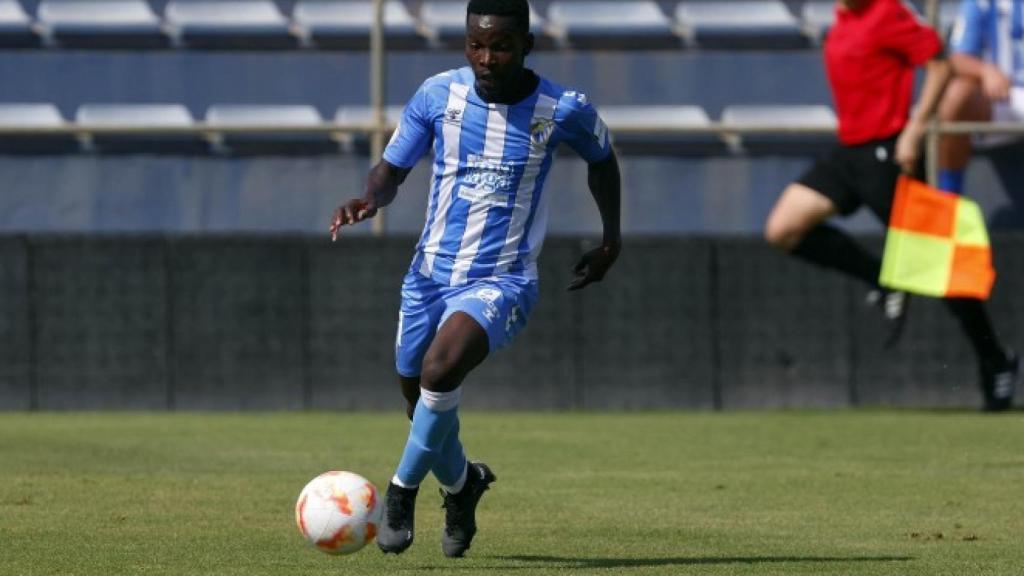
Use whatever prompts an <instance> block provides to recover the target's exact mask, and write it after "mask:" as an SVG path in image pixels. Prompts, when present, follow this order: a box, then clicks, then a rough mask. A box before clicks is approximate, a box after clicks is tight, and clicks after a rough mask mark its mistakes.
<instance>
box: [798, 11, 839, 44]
mask: <svg viewBox="0 0 1024 576" xmlns="http://www.w3.org/2000/svg"><path fill="white" fill-rule="evenodd" d="M801 19H802V20H803V23H804V32H805V33H806V34H807V36H808V37H809V38H810V39H811V41H812V42H814V43H815V44H818V45H820V44H822V43H823V42H824V41H825V35H826V34H828V31H829V29H830V28H832V24H833V23H834V22H835V19H836V3H835V0H807V1H806V2H804V5H803V7H802V8H801Z"/></svg>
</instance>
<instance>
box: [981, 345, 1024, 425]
mask: <svg viewBox="0 0 1024 576" xmlns="http://www.w3.org/2000/svg"><path fill="white" fill-rule="evenodd" d="M1019 379H1020V358H1019V357H1018V356H1017V354H1016V353H1015V352H1013V351H1007V352H1006V362H1005V363H1004V364H1003V365H1002V366H999V367H993V366H991V365H987V364H986V363H982V367H981V390H982V393H983V394H984V396H985V404H984V405H983V406H982V408H981V409H982V410H983V411H985V412H1003V411H1005V410H1009V409H1010V408H1012V407H1013V395H1014V393H1015V392H1016V391H1017V380H1019Z"/></svg>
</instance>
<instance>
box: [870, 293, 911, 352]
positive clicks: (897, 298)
mask: <svg viewBox="0 0 1024 576" xmlns="http://www.w3.org/2000/svg"><path fill="white" fill-rule="evenodd" d="M865 301H866V302H867V304H868V305H869V306H872V307H875V308H878V309H879V311H880V312H881V313H882V318H883V319H885V324H886V326H888V333H887V334H886V336H885V340H884V341H883V342H882V347H883V348H885V349H889V348H892V347H893V346H894V345H895V344H896V342H897V341H899V339H900V336H902V335H903V328H904V326H906V324H907V311H908V310H909V308H910V294H907V293H906V292H899V291H897V290H887V289H885V288H878V289H876V290H872V291H870V292H868V295H867V298H865Z"/></svg>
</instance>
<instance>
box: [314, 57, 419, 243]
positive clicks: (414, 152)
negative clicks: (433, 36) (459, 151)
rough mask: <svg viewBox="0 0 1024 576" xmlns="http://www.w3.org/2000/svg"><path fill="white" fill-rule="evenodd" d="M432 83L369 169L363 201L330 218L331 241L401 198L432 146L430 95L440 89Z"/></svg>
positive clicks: (340, 209) (413, 102)
mask: <svg viewBox="0 0 1024 576" xmlns="http://www.w3.org/2000/svg"><path fill="white" fill-rule="evenodd" d="M435 78H437V77H435ZM432 80H434V79H431V80H428V81H427V82H425V83H424V84H423V85H422V86H420V89H419V90H417V91H416V94H414V95H413V97H412V99H410V100H409V103H408V104H407V105H406V106H405V111H404V112H402V118H401V120H399V122H398V127H396V128H395V132H394V134H392V136H391V141H390V142H388V145H387V148H385V149H384V158H383V159H382V160H381V161H380V162H378V163H377V165H376V166H374V167H373V168H372V169H370V174H369V176H368V177H367V179H366V189H365V190H364V192H363V195H362V197H360V198H353V199H351V200H349V201H348V202H345V203H344V204H342V205H341V206H338V207H337V208H335V210H334V214H332V215H331V240H336V239H337V237H338V230H340V229H341V227H342V226H348V225H351V224H356V223H358V222H362V221H363V220H366V219H368V218H373V217H374V216H375V215H376V214H377V210H378V209H380V208H383V207H385V206H387V205H388V204H390V203H391V202H392V201H393V200H394V199H395V195H397V194H398V187H399V186H401V185H402V182H405V178H406V176H408V175H409V172H410V171H411V170H412V168H413V166H415V165H416V162H417V161H418V160H419V159H420V157H421V156H423V154H424V152H426V150H427V148H428V147H429V146H430V143H431V142H432V141H433V138H434V122H433V115H432V111H431V106H430V98H429V94H428V92H429V90H430V89H431V88H432V87H436V85H437V82H436V81H434V82H432Z"/></svg>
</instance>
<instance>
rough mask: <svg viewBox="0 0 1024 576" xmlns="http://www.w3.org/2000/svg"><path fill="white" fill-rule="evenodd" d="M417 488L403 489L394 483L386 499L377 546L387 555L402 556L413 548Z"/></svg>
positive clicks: (390, 486) (389, 488) (389, 486)
mask: <svg viewBox="0 0 1024 576" xmlns="http://www.w3.org/2000/svg"><path fill="white" fill-rule="evenodd" d="M419 491H420V489H419V487H416V488H402V487H401V486H399V485H397V484H395V483H394V482H392V483H391V484H388V493H387V495H386V496H385V497H384V521H383V522H381V523H380V529H379V530H378V531H377V546H379V547H380V549H381V550H383V551H384V552H385V553H387V552H391V553H394V554H401V553H402V552H405V549H406V548H408V547H409V546H412V527H413V521H414V517H415V513H416V494H417V493H418V492H419Z"/></svg>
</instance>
